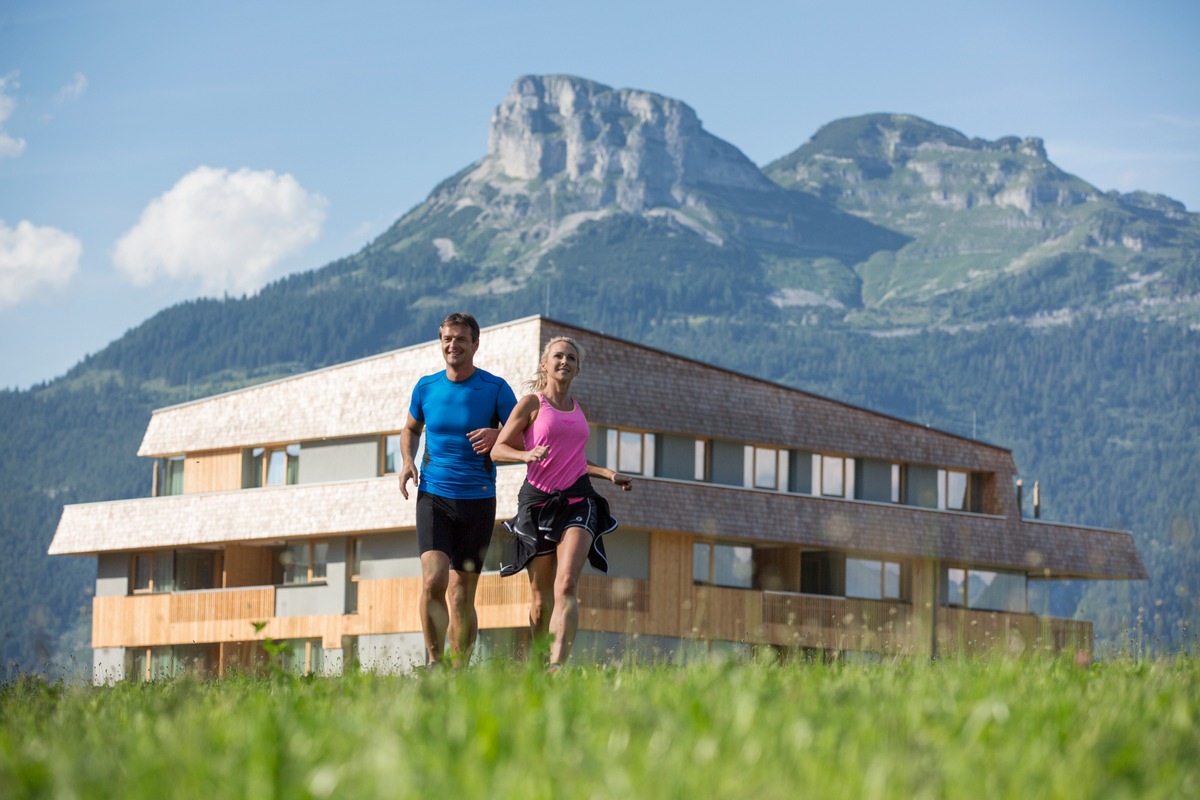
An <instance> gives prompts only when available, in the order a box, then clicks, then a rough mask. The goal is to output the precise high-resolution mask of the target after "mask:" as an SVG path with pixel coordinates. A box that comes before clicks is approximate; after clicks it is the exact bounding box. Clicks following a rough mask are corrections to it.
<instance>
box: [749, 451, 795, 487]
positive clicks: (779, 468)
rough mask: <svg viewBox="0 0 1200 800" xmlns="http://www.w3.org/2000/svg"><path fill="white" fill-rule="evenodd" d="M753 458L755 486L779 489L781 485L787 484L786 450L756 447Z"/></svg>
mask: <svg viewBox="0 0 1200 800" xmlns="http://www.w3.org/2000/svg"><path fill="white" fill-rule="evenodd" d="M781 456H782V457H781ZM753 458H754V488H756V489H779V488H780V486H781V485H782V486H786V485H787V466H788V465H787V452H786V451H780V450H776V449H775V448H773V447H755V448H754V455H753Z"/></svg>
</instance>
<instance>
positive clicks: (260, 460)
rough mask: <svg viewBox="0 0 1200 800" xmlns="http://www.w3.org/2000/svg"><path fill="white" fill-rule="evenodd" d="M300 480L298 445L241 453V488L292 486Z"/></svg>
mask: <svg viewBox="0 0 1200 800" xmlns="http://www.w3.org/2000/svg"><path fill="white" fill-rule="evenodd" d="M299 479H300V445H298V444H289V445H286V446H283V447H274V448H266V447H248V448H246V449H245V450H243V451H242V488H243V489H257V488H258V487H260V486H283V485H285V484H286V485H289V486H290V485H294V484H296V483H297V482H299Z"/></svg>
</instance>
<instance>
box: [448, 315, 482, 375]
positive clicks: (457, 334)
mask: <svg viewBox="0 0 1200 800" xmlns="http://www.w3.org/2000/svg"><path fill="white" fill-rule="evenodd" d="M441 342H442V358H444V359H446V366H447V367H451V368H453V369H463V368H465V367H470V366H474V364H475V351H476V350H478V349H479V342H478V341H471V329H470V328H468V327H467V326H466V325H446V326H445V327H443V328H442V330H441Z"/></svg>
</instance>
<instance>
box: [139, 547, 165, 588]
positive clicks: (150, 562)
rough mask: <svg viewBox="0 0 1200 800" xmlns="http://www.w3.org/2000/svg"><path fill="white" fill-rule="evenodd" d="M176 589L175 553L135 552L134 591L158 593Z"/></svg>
mask: <svg viewBox="0 0 1200 800" xmlns="http://www.w3.org/2000/svg"><path fill="white" fill-rule="evenodd" d="M173 591H175V553H174V551H172V550H162V551H160V552H157V553H134V555H133V593H134V594H156V593H162V592H173Z"/></svg>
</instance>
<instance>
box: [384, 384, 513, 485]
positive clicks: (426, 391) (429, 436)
mask: <svg viewBox="0 0 1200 800" xmlns="http://www.w3.org/2000/svg"><path fill="white" fill-rule="evenodd" d="M516 405H517V397H516V395H514V394H513V390H512V389H511V388H510V387H509V385H508V384H507V383H505V382H504V380H503V379H501V378H497V377H496V376H495V375H493V374H491V373H490V372H485V371H484V370H481V369H479V368H478V367H476V368H475V371H474V372H473V373H471V377H469V378H467V379H466V380H465V381H458V382H455V381H452V380H450V379H449V378H448V377H446V372H445V370H443V371H442V372H438V373H436V374H434V375H426V376H425V377H424V378H421V380H419V381H417V385H416V386H414V387H413V392H412V401H411V402H410V403H409V406H408V413H410V414H412V418H413V419H415V420H416V421H418V422H422V423H424V424H425V457H424V458H423V459H422V460H421V483H420V486H419V487H418V489H419V490H420V491H422V492H429V493H430V494H436V495H439V496H441V497H449V498H452V499H455V500H482V499H485V498H488V497H495V496H496V465H495V464H493V463H492V457H491V455H479V454H477V453H476V452H475V451H474V450H473V449H472V448H471V442H470V440H469V439H467V434H468V433H470V432H471V431H473V430H475V429H476V428H495V427H497V426H499V425H500V424H502V423H503V422H505V421H506V420H507V419H508V415H509V414H511V413H512V410H513V408H514V407H515V406H516Z"/></svg>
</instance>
